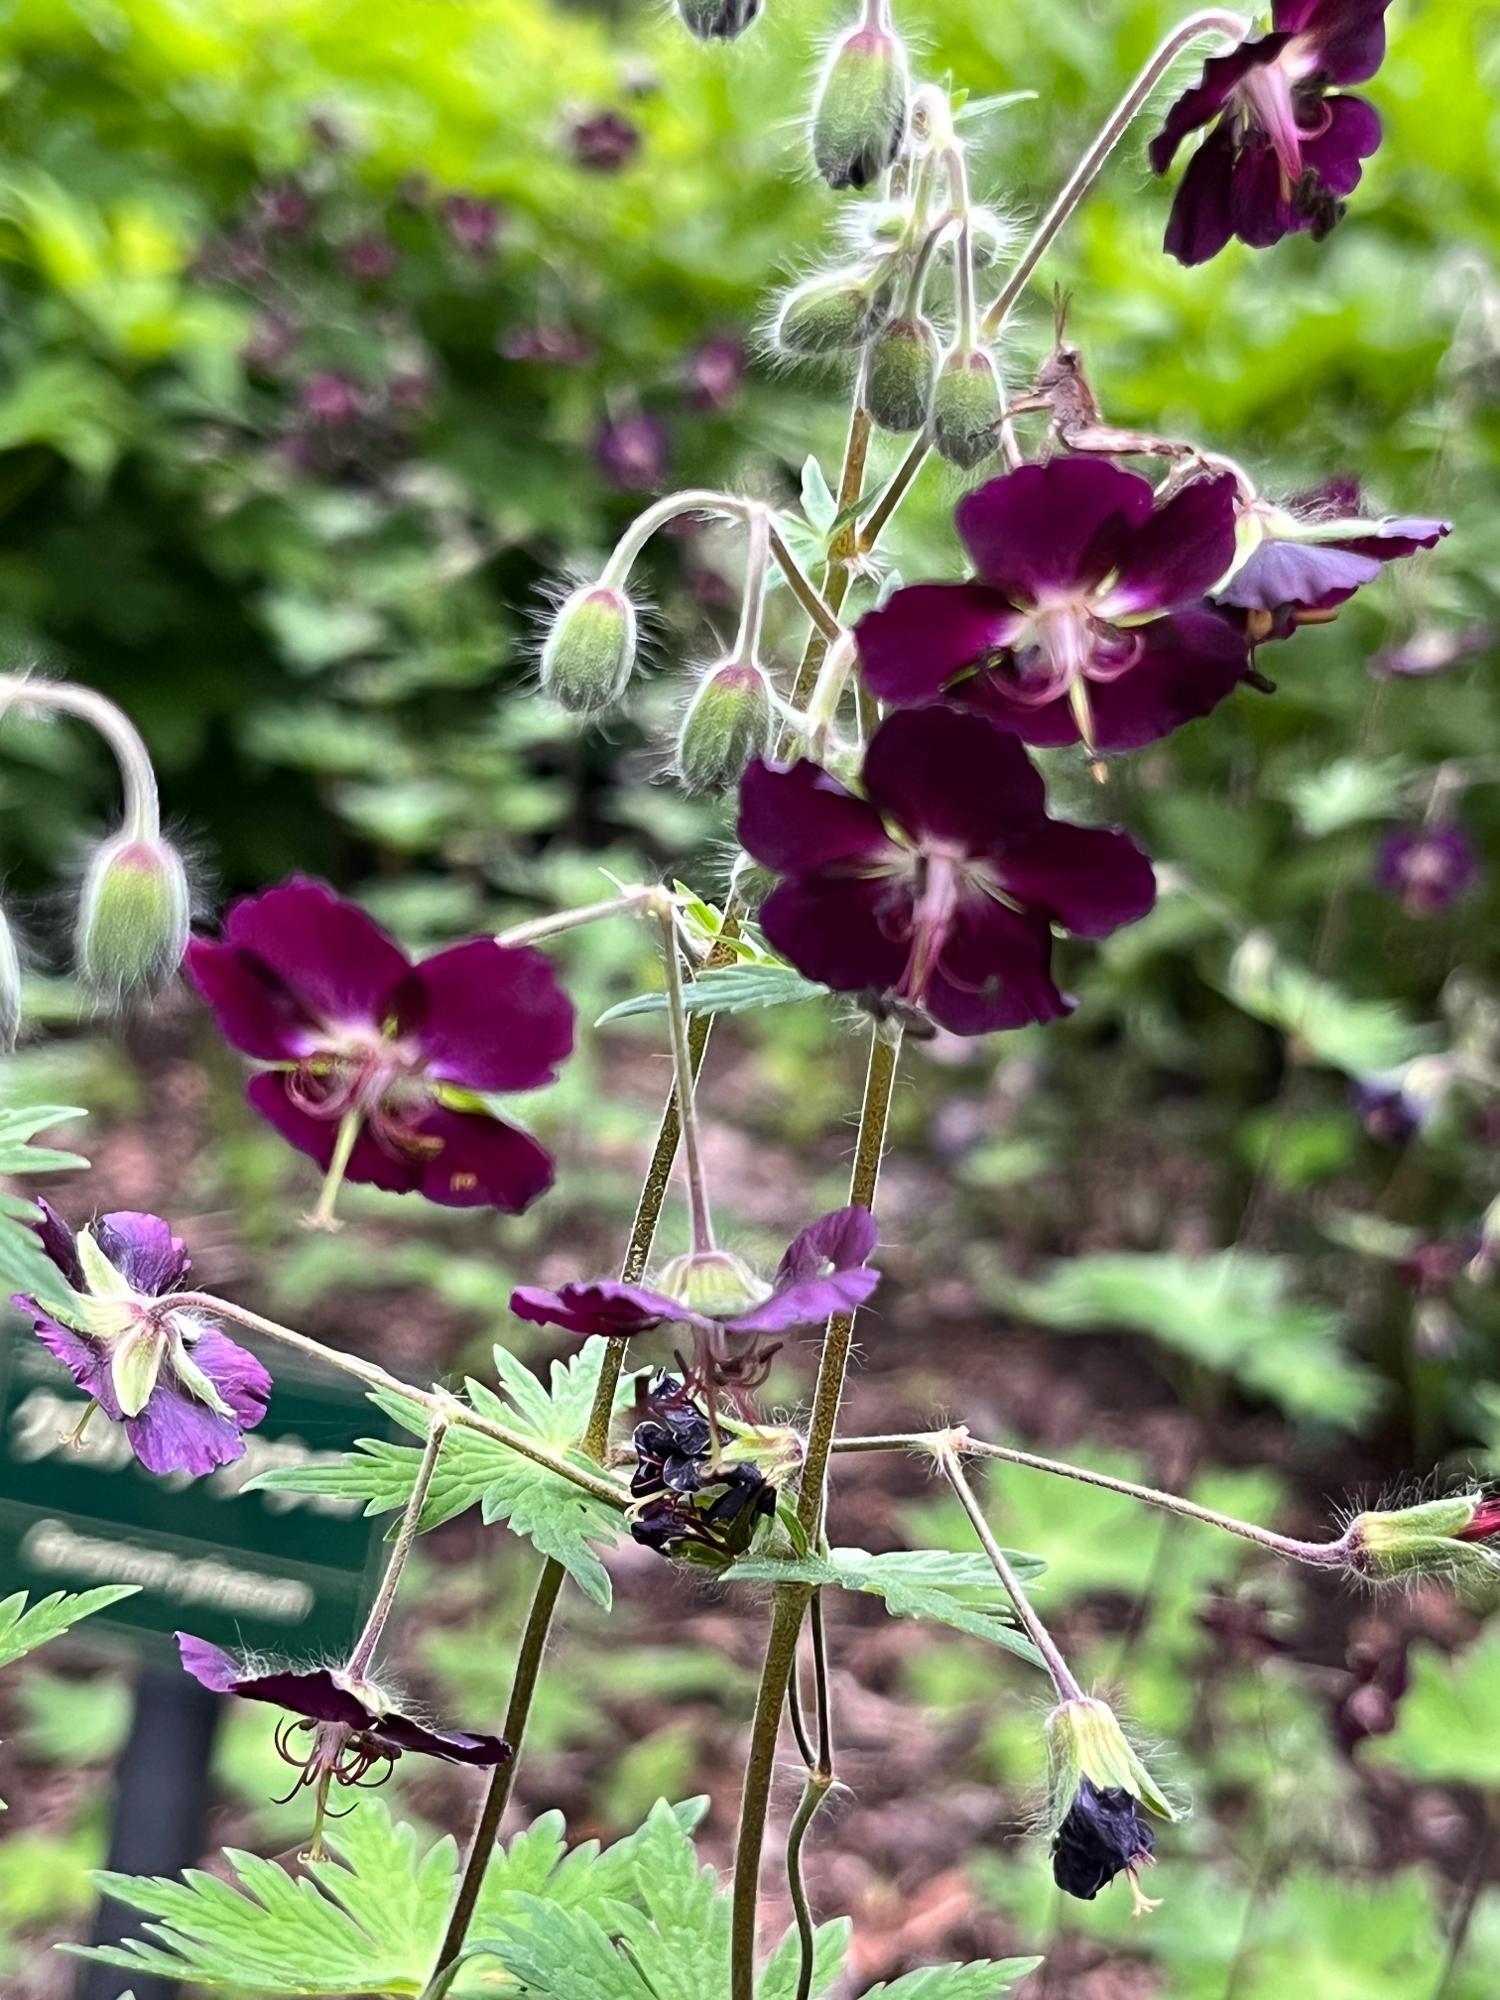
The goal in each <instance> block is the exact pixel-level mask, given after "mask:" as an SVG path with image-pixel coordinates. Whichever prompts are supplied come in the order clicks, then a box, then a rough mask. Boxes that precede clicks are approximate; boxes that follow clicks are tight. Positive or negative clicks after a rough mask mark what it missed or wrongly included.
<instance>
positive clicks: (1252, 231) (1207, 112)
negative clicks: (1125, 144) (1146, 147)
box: [1151, 0, 1390, 264]
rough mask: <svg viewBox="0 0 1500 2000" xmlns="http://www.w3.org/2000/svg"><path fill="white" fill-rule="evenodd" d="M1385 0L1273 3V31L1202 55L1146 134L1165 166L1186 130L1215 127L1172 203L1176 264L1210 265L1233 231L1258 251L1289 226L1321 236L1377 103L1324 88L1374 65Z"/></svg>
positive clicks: (1352, 175) (1367, 150) (1348, 183)
mask: <svg viewBox="0 0 1500 2000" xmlns="http://www.w3.org/2000/svg"><path fill="white" fill-rule="evenodd" d="M1389 5H1390V0H1275V4H1274V5H1273V7H1272V9H1271V26H1272V32H1271V33H1270V34H1268V35H1260V36H1257V37H1253V38H1252V39H1250V40H1249V41H1244V42H1241V43H1240V44H1239V46H1238V47H1237V48H1234V49H1231V50H1230V51H1229V53H1228V54H1227V55H1222V56H1210V58H1209V59H1208V61H1207V62H1206V63H1205V64H1204V65H1203V74H1202V76H1201V77H1200V78H1199V80H1198V82H1197V83H1196V84H1194V85H1193V87H1192V89H1191V90H1186V91H1184V92H1183V94H1182V96H1181V97H1179V98H1178V99H1177V102H1176V103H1175V104H1174V105H1173V106H1172V108H1171V110H1170V111H1169V112H1168V113H1167V117H1166V123H1165V124H1164V125H1163V126H1162V129H1161V131H1160V132H1159V133H1158V134H1157V136H1156V138H1155V139H1153V140H1152V142H1151V165H1152V167H1153V168H1154V169H1155V171H1156V172H1157V173H1159V174H1164V173H1165V172H1166V171H1167V168H1168V167H1169V166H1170V165H1171V164H1172V160H1173V157H1174V155H1175V154H1176V152H1177V149H1178V147H1179V146H1180V145H1181V144H1182V142H1183V140H1184V139H1185V138H1186V137H1187V136H1188V134H1189V133H1190V132H1197V131H1199V130H1201V129H1202V127H1203V126H1205V125H1211V126H1212V127H1213V129H1212V131H1210V132H1209V134H1208V136H1207V137H1206V138H1205V139H1204V141H1203V143H1202V145H1201V146H1200V147H1199V148H1198V151H1197V153H1196V154H1195V155H1194V157H1193V159H1192V160H1191V161H1190V163H1189V165H1188V170H1187V172H1186V173H1185V174H1184V175H1183V177H1182V182H1181V185H1180V186H1179V187H1178V190H1177V195H1176V198H1175V200H1174V201H1173V203H1172V214H1171V218H1170V220H1169V221H1168V223H1167V237H1166V245H1165V247H1166V249H1167V251H1168V253H1169V254H1170V255H1171V256H1173V257H1175V258H1176V259H1177V260H1178V262H1179V263H1181V264H1202V263H1205V262H1207V260H1208V259H1209V258H1210V257H1215V256H1217V255H1218V253H1219V251H1221V250H1222V249H1223V248H1224V245H1225V244H1226V243H1227V242H1228V241H1229V239H1230V237H1231V236H1237V237H1238V238H1239V239H1240V241H1241V242H1242V243H1248V244H1249V245H1250V246H1251V247H1252V248H1254V249H1257V250H1263V249H1265V248H1266V247H1267V246H1268V245H1269V244H1272V243H1279V242H1280V241H1281V239H1282V237H1283V236H1288V235H1291V234H1292V233H1293V232H1294V231H1297V230H1303V229H1306V230H1310V231H1311V232H1312V234H1313V236H1314V237H1318V238H1321V237H1323V236H1326V235H1327V234H1328V232H1329V230H1330V229H1332V227H1333V225H1334V224H1335V223H1336V222H1337V221H1338V219H1339V217H1340V216H1341V215H1342V214H1343V212H1344V199H1343V198H1344V197H1345V196H1346V195H1349V194H1352V193H1353V191H1354V189H1355V188H1356V187H1357V186H1358V185H1359V178H1360V175H1361V173H1362V172H1363V165H1362V163H1363V162H1364V161H1365V160H1367V159H1368V158H1369V156H1370V155H1371V153H1373V152H1374V151H1375V149H1376V148H1377V147H1378V146H1379V144H1380V118H1379V115H1378V113H1377V112H1376V111H1375V109H1374V107H1373V106H1372V105H1369V104H1367V103H1366V102H1365V100H1364V99H1363V98H1362V97H1345V96H1342V95H1333V96H1330V95H1328V92H1329V88H1330V86H1331V85H1334V84H1348V83H1365V82H1367V81H1368V80H1369V78H1370V77H1372V76H1373V75H1374V74H1375V72H1376V70H1377V69H1379V67H1380V65H1381V62H1382V61H1383V60H1384V57H1385V11H1386V8H1387V7H1388V6H1389Z"/></svg>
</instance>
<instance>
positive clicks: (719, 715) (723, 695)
mask: <svg viewBox="0 0 1500 2000" xmlns="http://www.w3.org/2000/svg"><path fill="white" fill-rule="evenodd" d="M770 742H771V690H770V688H769V687H768V686H767V684H766V677H765V675H764V674H763V673H762V672H761V670H760V668H759V667H758V666H757V665H756V664H755V662H754V660H724V661H721V662H720V664H719V665H718V666H716V667H711V668H710V669H709V671H708V672H707V673H706V674H705V675H704V677H703V679H702V680H701V681H700V682H699V683H698V691H697V693H696V694H695V695H694V696H693V699H692V704H691V706H690V707H689V709H688V712H687V714H686V715H685V716H684V717H683V718H682V727H681V729H680V730H679V731H678V732H677V759H676V766H675V768H676V772H677V778H678V781H679V783H680V784H681V785H682V788H683V790H684V791H686V792H722V791H727V790H728V789H729V787H730V786H731V785H737V784H738V783H739V781H740V778H741V776H742V775H743V773H744V770H745V766H746V765H747V764H748V763H749V762H750V759H751V758H752V757H764V756H765V755H766V752H767V751H768V750H769V748H770Z"/></svg>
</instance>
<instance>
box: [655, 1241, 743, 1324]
mask: <svg viewBox="0 0 1500 2000" xmlns="http://www.w3.org/2000/svg"><path fill="white" fill-rule="evenodd" d="M657 1283H658V1285H659V1286H660V1288H661V1290H662V1291H663V1292H665V1293H666V1295H667V1297H668V1298H669V1299H680V1300H681V1302H682V1303H683V1305H685V1306H687V1307H689V1308H690V1309H691V1310H692V1311H693V1312H695V1313H703V1314H705V1315H707V1316H708V1317H710V1318H715V1319H728V1318H731V1317H732V1316H733V1315H734V1314H735V1313H742V1312H748V1311H749V1310H750V1308H751V1307H752V1306H758V1305H760V1304H761V1303H762V1302H763V1301H764V1300H765V1299H767V1298H769V1297H770V1295H771V1287H770V1286H769V1285H767V1284H764V1283H763V1282H762V1281H761V1280H760V1279H759V1278H757V1277H756V1275H755V1273H754V1272H753V1271H752V1270H751V1269H750V1266H749V1265H748V1264H747V1263H746V1262H745V1260H744V1258H743V1257H736V1256H735V1255H734V1253H733V1252H732V1251H730V1250H693V1251H690V1252H688V1253H687V1254H686V1255H685V1256H682V1257H674V1258H673V1259H672V1260H671V1262H670V1263H668V1264H664V1265H663V1266H662V1269H661V1274H660V1276H659V1277H658V1279H657Z"/></svg>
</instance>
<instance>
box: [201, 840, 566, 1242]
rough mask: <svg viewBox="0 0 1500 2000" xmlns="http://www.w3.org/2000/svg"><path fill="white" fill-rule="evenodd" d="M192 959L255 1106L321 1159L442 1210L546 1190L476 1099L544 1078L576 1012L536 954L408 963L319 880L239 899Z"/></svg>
mask: <svg viewBox="0 0 1500 2000" xmlns="http://www.w3.org/2000/svg"><path fill="white" fill-rule="evenodd" d="M188 970H189V972H190V973H191V975H192V978H193V980H194V982H195V983H196V985H197V987H198V990H199V991H200V992H201V993H202V995H203V997H204V998H205V999H206V1000H207V1001H208V1003H209V1005H210V1006H211V1007H212V1008H213V1010H214V1014H215V1016H216V1017H217V1020H218V1024H219V1029H220V1032H221V1033H222V1034H223V1035H224V1036H225V1037H226V1039H227V1040H228V1041H229V1042H231V1043H232V1044H233V1046H234V1047H235V1048H237V1049H241V1050H243V1051H244V1053H245V1054H246V1055H249V1056H254V1057H256V1058H258V1059H259V1060H260V1061H262V1062H264V1063H267V1064H268V1065H270V1067H268V1068H266V1069H263V1070H261V1071H260V1072H259V1073H258V1074H257V1075H255V1076H253V1077H252V1078H251V1079H250V1085H249V1092H248V1094H249V1098H250V1102H251V1103H252V1104H253V1105H254V1107H255V1109H256V1110H257V1111H258V1112H259V1113H260V1114H261V1116H262V1117H263V1118H266V1119H268V1120H269V1121H270V1123H271V1124H272V1125H274V1126H275V1127H276V1129H277V1131H278V1132H280V1133H281V1135H282V1137H283V1138H284V1139H287V1140H289V1141H290V1142H291V1144H292V1145H294V1146H296V1147H297V1148H298V1149H299V1150H300V1151H301V1152H304V1153H309V1154H311V1155H312V1157H313V1158H314V1159H315V1160H316V1161H317V1162H318V1164H319V1165H320V1166H321V1167H323V1168H324V1169H325V1171H326V1170H327V1169H328V1168H329V1167H330V1165H331V1163H332V1162H333V1160H334V1157H335V1153H336V1152H337V1151H340V1150H341V1143H340V1142H341V1137H345V1136H347V1135H346V1133H345V1127H346V1121H350V1122H351V1123H352V1129H353V1140H352V1148H351V1150H350V1151H349V1155H348V1161H347V1166H346V1168H345V1174H346V1177H347V1178H348V1179H350V1180H353V1181H365V1182H368V1183H369V1184H370V1185H372V1186H374V1187H379V1188H385V1189H388V1190H390V1191H391V1192H393V1193H397V1194H407V1193H413V1192H420V1193H422V1194H424V1195H426V1197H427V1198H428V1200H429V1201H435V1202H440V1203H442V1204H443V1205H444V1206H445V1207H449V1208H475V1207H485V1208H499V1209H503V1210H505V1211H506V1213H507V1214H512V1215H513V1214H517V1213H519V1211H520V1210H522V1209H523V1208H528V1207H529V1206H530V1205H531V1203H532V1202H533V1201H535V1200H536V1198H537V1196H538V1195H540V1194H542V1193H544V1192H545V1190H546V1189H547V1188H548V1187H550V1186H551V1184H552V1162H551V1160H550V1158H549V1157H548V1155H547V1154H546V1152H545V1151H544V1150H543V1149H542V1147H541V1146H539V1145H538V1144H537V1142H536V1140H535V1139H533V1138H531V1137H530V1136H529V1135H528V1134H527V1133H525V1132H522V1131H519V1130H518V1129H517V1128H516V1127H515V1126H513V1125H509V1124H507V1123H506V1122H505V1121H504V1119H502V1118H499V1117H497V1116H496V1115H494V1113H493V1112H491V1110H490V1109H489V1107H488V1105H487V1103H486V1096H487V1095H488V1094H489V1093H492V1092H509V1091H516V1090H536V1089H539V1088H540V1087H541V1086H542V1085H543V1084H545V1083H550V1082H551V1081H552V1080H553V1078H554V1077H555V1076H556V1074H557V1067H558V1065H559V1063H561V1062H562V1060H563V1058H564V1057H565V1056H566V1055H567V1054H568V1052H569V1050H570V1049H571V1048H572V1045H573V1009H572V1007H571V1005H570V1004H569V1002H568V1000H567V998H566V996H565V995H564V994H563V993H562V992H561V990H560V989H559V987H558V985H557V981H556V978H555V976H554V974H553V971H552V967H551V965H550V963H549V962H548V961H547V959H545V958H544V957H543V956H542V954H541V953H540V952H537V951H532V950H529V949H525V948H519V947H514V946H502V945H498V944H496V942H495V941H494V939H493V938H473V939H471V940H470V941H469V942H468V943H466V944H459V945H454V946H452V947H451V948H450V949H449V950H447V951H440V952H437V953H436V954H435V955H434V956H433V957H431V958H425V959H423V960H422V961H421V962H420V963H419V964H416V965H413V964H412V962H411V960H410V959H409V958H408V957H407V956H406V954H405V952H403V951H402V950H401V949H400V947H399V946H398V945H397V944H395V942H394V941H393V940H392V939H391V938H390V937H388V936H387V935H386V933H385V932H384V931H383V930H382V929H381V928H380V926H379V925H378V924H376V923H375V922H373V920H372V919H371V918H369V917H367V916H366V915H365V913H364V912H363V911H362V910H359V909H356V908H355V906H354V905H353V904H352V903H346V902H344V901H342V900H341V899H340V898H339V897H337V896H335V895H334V894H333V892H332V890H330V889H327V888H325V887H324V886H323V885H322V883H319V882H310V881H307V880H305V879H300V878H299V879H295V880H293V881H290V882H286V883H283V884H282V885H281V886H280V887H279V888H275V889H269V890H267V891H266V892H265V894H264V895H260V896H252V897H247V898H246V899H244V900H243V901H242V902H238V903H236V904H235V905H234V906H233V907H232V908H231V910H230V912H229V915H228V917H227V918H226V919H225V923H224V940H223V942H222V943H220V944H214V943H211V942H209V941H208V940H207V939H205V938H195V939H194V940H193V943H192V945H191V946H190V948H189V951H188Z"/></svg>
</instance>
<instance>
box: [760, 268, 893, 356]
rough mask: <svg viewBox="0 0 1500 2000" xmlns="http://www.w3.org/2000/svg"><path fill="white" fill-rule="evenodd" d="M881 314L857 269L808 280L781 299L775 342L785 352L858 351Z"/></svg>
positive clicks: (872, 288)
mask: <svg viewBox="0 0 1500 2000" xmlns="http://www.w3.org/2000/svg"><path fill="white" fill-rule="evenodd" d="M880 313H881V299H880V294H879V292H878V291H877V289H876V286H875V282H874V280H873V278H872V277H871V276H870V275H868V274H867V273H865V272H863V271H860V270H857V269H856V270H853V271H835V272H832V273H830V274H828V275H827V276H824V277H819V278H811V279H809V280H808V282H807V283H806V284H805V285H798V286H797V288H796V290H795V291H791V292H788V293H787V295H786V298H785V299H784V300H783V302H782V307H781V311H780V313H779V314H778V316H777V320H776V344H777V346H778V347H780V348H782V349H783V350H784V351H785V352H786V353H787V354H837V353H838V352H839V351H840V349H842V348H847V347H858V346H859V345H860V344H861V342H862V341H863V340H864V339H865V337H866V336H867V335H868V333H869V332H870V330H871V328H872V327H873V326H874V325H875V323H876V321H877V320H878V319H879V318H880Z"/></svg>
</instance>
